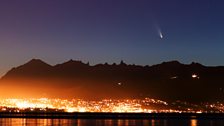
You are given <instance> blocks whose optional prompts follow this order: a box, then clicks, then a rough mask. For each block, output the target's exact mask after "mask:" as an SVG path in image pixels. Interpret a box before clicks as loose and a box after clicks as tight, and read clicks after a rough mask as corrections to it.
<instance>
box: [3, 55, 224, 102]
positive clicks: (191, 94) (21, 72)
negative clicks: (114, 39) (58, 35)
mask: <svg viewBox="0 0 224 126" xmlns="http://www.w3.org/2000/svg"><path fill="white" fill-rule="evenodd" d="M0 88H1V90H4V91H6V90H11V91H13V93H12V92H8V94H7V92H4V91H3V92H4V94H7V95H9V96H11V97H13V95H16V96H18V97H19V96H20V95H21V97H22V96H27V94H29V96H35V97H43V96H49V97H76V98H77V97H78V98H108V97H110V98H139V97H153V98H159V99H163V100H187V101H223V100H224V67H206V66H203V65H201V64H199V63H191V64H189V65H186V64H181V63H179V62H178V61H171V62H163V63H161V64H158V65H153V66H139V65H127V64H125V63H124V62H123V61H122V62H121V63H120V64H112V65H109V64H107V63H105V64H98V65H95V66H90V65H89V64H88V63H87V64H85V63H82V62H81V61H73V60H70V61H68V62H65V63H62V64H58V65H55V66H51V65H49V64H47V63H45V62H43V61H41V60H39V59H33V60H31V61H29V62H28V63H26V64H24V65H21V66H19V67H16V68H13V69H11V70H10V71H9V72H8V73H7V74H6V75H5V76H3V77H2V79H1V86H0ZM20 91H22V92H20ZM4 94H0V95H4Z"/></svg>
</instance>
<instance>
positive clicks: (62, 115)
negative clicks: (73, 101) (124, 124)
mask: <svg viewBox="0 0 224 126" xmlns="http://www.w3.org/2000/svg"><path fill="white" fill-rule="evenodd" d="M0 118H39V119H224V113H96V112H94V113H91V112H83V113H80V112H74V113H66V112H46V113H44V112H43V113H42V112H41V113H40V112H21V113H13V112H11V113H9V112H0Z"/></svg>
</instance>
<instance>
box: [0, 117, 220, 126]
mask: <svg viewBox="0 0 224 126" xmlns="http://www.w3.org/2000/svg"><path fill="white" fill-rule="evenodd" d="M40 125H41V126H61V125H66V126H136V125H137V126H224V120H196V119H191V120H187V119H167V120H165V119H158V120H156V119H148V120H147V119H144V120H141V119H137V120H132V119H126V120H125V119H123V120H122V119H113V120H112V119H26V118H0V126H40Z"/></svg>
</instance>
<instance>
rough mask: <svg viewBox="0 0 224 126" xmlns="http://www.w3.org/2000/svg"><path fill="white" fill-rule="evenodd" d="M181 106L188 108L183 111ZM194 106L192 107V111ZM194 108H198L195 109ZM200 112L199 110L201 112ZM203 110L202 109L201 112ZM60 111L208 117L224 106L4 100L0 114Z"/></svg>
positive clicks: (142, 101)
mask: <svg viewBox="0 0 224 126" xmlns="http://www.w3.org/2000/svg"><path fill="white" fill-rule="evenodd" d="M180 104H184V106H187V107H186V108H181V106H180ZM191 106H192V107H191ZM195 106H196V107H197V108H195ZM198 108H200V109H198ZM201 108H203V109H201ZM49 110H51V111H55V112H56V111H60V112H120V113H129V112H130V113H205V112H224V105H223V104H218V103H217V104H204V105H201V106H198V105H191V104H189V105H188V103H186V102H183V103H182V102H180V101H178V102H176V103H172V104H168V103H167V102H165V101H162V100H157V99H151V98H145V99H123V100H115V99H103V100H82V99H71V100H67V99H48V98H39V99H34V98H33V99H1V100H0V112H22V111H49Z"/></svg>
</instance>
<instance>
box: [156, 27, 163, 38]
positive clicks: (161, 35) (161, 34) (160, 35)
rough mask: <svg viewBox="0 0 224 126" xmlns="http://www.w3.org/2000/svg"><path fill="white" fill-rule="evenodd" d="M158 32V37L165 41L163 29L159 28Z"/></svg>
mask: <svg viewBox="0 0 224 126" xmlns="http://www.w3.org/2000/svg"><path fill="white" fill-rule="evenodd" d="M157 32H158V35H159V37H160V38H161V39H163V33H162V31H161V29H160V28H159V27H157Z"/></svg>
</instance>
